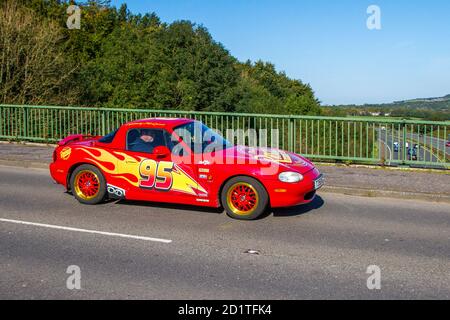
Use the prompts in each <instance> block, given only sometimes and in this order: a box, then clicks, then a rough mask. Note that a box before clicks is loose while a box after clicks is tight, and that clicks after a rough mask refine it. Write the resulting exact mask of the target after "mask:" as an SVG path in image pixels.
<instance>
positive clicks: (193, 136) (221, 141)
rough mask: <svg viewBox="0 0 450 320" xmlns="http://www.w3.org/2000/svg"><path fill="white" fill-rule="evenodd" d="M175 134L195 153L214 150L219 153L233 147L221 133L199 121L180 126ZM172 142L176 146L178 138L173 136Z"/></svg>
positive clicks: (175, 130)
mask: <svg viewBox="0 0 450 320" xmlns="http://www.w3.org/2000/svg"><path fill="white" fill-rule="evenodd" d="M174 132H175V133H176V135H177V136H178V137H180V138H181V139H182V140H183V141H184V142H185V143H186V144H187V145H188V146H189V147H190V148H191V150H192V151H193V152H194V153H205V152H211V151H212V150H214V151H219V150H223V149H227V148H230V147H232V146H233V144H231V143H230V142H229V141H227V140H226V139H225V138H223V137H222V136H221V135H220V134H219V133H217V132H215V131H214V130H212V129H210V128H208V127H207V126H205V125H204V124H203V123H201V122H197V121H193V122H189V123H186V124H183V125H180V126H178V127H176V128H175V129H174ZM172 141H173V142H174V145H176V144H177V142H178V139H177V137H176V136H173V137H172Z"/></svg>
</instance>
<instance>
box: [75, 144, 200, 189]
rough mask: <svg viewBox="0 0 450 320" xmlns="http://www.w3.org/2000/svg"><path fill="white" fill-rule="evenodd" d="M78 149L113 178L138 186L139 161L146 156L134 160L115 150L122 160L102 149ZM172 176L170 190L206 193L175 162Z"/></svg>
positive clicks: (139, 177)
mask: <svg viewBox="0 0 450 320" xmlns="http://www.w3.org/2000/svg"><path fill="white" fill-rule="evenodd" d="M80 150H82V151H84V152H85V153H86V154H88V155H89V157H87V158H86V159H87V160H90V161H92V162H93V163H94V164H96V165H97V166H98V167H99V168H100V169H102V170H103V171H104V172H106V173H109V174H111V175H114V177H115V178H119V179H123V180H125V181H127V182H128V183H130V184H131V185H133V186H135V187H137V188H138V187H139V180H140V179H141V176H140V172H139V166H140V162H141V161H143V160H145V159H146V158H143V157H138V159H139V160H136V158H134V157H131V156H129V155H127V154H126V153H123V152H117V151H116V152H115V154H117V155H118V156H121V157H123V158H124V160H122V159H119V158H118V157H117V156H115V155H114V154H112V153H111V152H109V151H106V150H104V149H99V148H85V147H81V148H80ZM91 150H92V151H96V152H99V153H100V155H99V156H96V155H95V154H93V153H92V151H91ZM102 162H103V163H102ZM105 162H109V163H111V164H113V165H114V169H109V168H108V167H106V166H105V165H104V163H105ZM125 174H130V175H133V176H134V177H136V181H132V180H130V179H128V178H127V177H126V176H124V175H125ZM172 178H173V184H172V188H171V190H172V191H179V192H184V193H187V194H190V195H197V192H196V191H195V190H198V191H200V192H201V193H205V194H206V193H207V191H206V190H205V189H204V188H203V187H202V186H201V185H200V184H199V183H197V182H196V181H195V180H194V179H193V178H192V177H191V176H189V175H188V174H187V173H186V172H184V171H183V170H182V169H181V168H180V167H179V166H178V165H176V164H174V169H173V170H172Z"/></svg>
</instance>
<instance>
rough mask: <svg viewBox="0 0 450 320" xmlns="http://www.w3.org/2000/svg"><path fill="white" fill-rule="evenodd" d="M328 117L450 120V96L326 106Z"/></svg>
mask: <svg viewBox="0 0 450 320" xmlns="http://www.w3.org/2000/svg"><path fill="white" fill-rule="evenodd" d="M323 108H324V113H325V114H328V115H339V116H345V115H352V116H354V115H359V116H383V115H384V116H392V117H404V118H421V119H427V120H439V121H443V120H450V94H448V95H446V96H443V97H435V98H417V99H411V100H402V101H394V102H392V103H381V104H364V105H355V104H353V105H335V106H324V107H323Z"/></svg>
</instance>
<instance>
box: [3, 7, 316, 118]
mask: <svg viewBox="0 0 450 320" xmlns="http://www.w3.org/2000/svg"><path fill="white" fill-rule="evenodd" d="M6 2H8V1H7V0H3V1H1V2H0V3H6ZM75 2H76V1H60V0H20V1H18V3H20V4H21V5H22V6H23V7H26V8H27V9H31V10H29V11H30V12H33V14H34V15H35V18H36V19H41V20H46V21H51V22H52V24H53V25H56V26H59V31H58V32H59V34H60V35H61V36H60V38H58V39H59V41H58V42H57V43H55V44H53V45H54V46H57V50H55V51H57V52H64V55H63V58H64V60H65V65H66V66H71V68H70V70H71V74H72V75H71V77H70V81H71V88H72V90H71V91H73V92H79V93H80V94H78V96H77V98H75V99H72V100H70V101H71V103H72V104H75V105H80V106H96V107H116V108H151V109H163V110H195V111H225V112H252V113H280V114H311V115H313V114H314V115H317V114H320V112H321V110H320V107H319V102H318V100H317V99H316V98H315V96H314V93H313V91H312V89H311V88H310V86H309V85H306V84H303V83H302V82H301V81H299V80H293V79H290V78H288V77H287V76H286V74H284V73H280V72H277V71H276V69H275V66H274V65H273V64H270V63H265V62H262V61H258V62H256V63H251V62H250V61H247V62H246V63H241V62H239V61H237V59H235V58H234V57H233V56H231V55H230V53H229V52H228V51H227V50H226V49H225V48H224V47H223V46H222V45H221V44H220V43H217V42H216V41H214V40H213V39H212V37H211V35H210V34H209V32H208V30H207V29H206V28H205V27H203V26H198V25H196V24H194V23H192V22H189V21H176V22H174V23H171V24H166V23H162V22H161V21H160V19H159V18H158V16H157V15H156V14H155V13H148V14H145V15H135V14H132V13H130V11H129V10H128V9H127V7H126V5H122V6H121V7H120V8H115V7H112V6H111V5H110V4H109V1H100V0H97V1H92V0H91V1H87V2H86V1H85V2H83V3H81V2H80V3H77V4H78V5H80V7H81V12H82V16H81V29H80V30H69V29H68V28H67V27H66V20H67V17H68V16H67V14H66V10H67V7H68V6H69V5H70V4H72V3H75ZM64 69H65V68H61V72H63V71H64ZM66 72H67V71H66ZM60 76H61V77H60V78H62V76H63V75H62V74H61V75H60ZM1 85H3V84H1ZM65 85H67V84H65ZM54 92H55V93H58V90H54ZM11 96H14V93H11ZM66 101H67V99H62V98H60V97H59V96H57V95H55V96H53V97H51V98H49V99H48V100H47V101H42V103H54V102H56V103H58V102H59V103H61V104H63V103H64V102H66ZM3 102H5V103H7V102H10V101H9V100H8V99H7V98H6V99H4V101H3ZM27 102H29V101H25V102H24V103H27Z"/></svg>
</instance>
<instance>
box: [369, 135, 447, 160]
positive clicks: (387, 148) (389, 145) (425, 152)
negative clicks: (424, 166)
mask: <svg viewBox="0 0 450 320" xmlns="http://www.w3.org/2000/svg"><path fill="white" fill-rule="evenodd" d="M377 134H378V141H379V148H380V152H381V156H382V157H383V156H384V159H385V160H386V163H387V164H389V165H390V164H393V163H395V161H397V162H398V161H401V160H403V159H404V158H405V157H404V152H405V151H404V149H403V136H402V135H401V134H400V133H398V132H395V131H391V130H390V129H389V128H388V129H385V130H377ZM416 138H417V137H415V136H414V134H412V133H408V134H407V136H406V143H408V146H409V147H410V148H411V147H414V145H416V144H417V145H418V149H417V161H418V162H421V161H422V162H430V163H433V167H436V168H438V167H442V168H444V166H443V165H442V160H443V159H442V157H443V151H441V152H440V153H439V154H440V155H441V158H440V157H438V155H437V154H436V152H435V151H433V150H432V148H431V144H430V141H431V140H430V138H431V137H424V136H422V137H421V140H418V139H417V140H416ZM420 141H426V142H427V143H426V144H421V143H420ZM395 142H397V143H398V144H399V149H398V151H395V148H394V143H395ZM443 146H444V148H443V149H440V150H445V144H444V145H443ZM441 147H442V146H441ZM406 160H409V158H408V155H407V151H406ZM392 161H393V162H392ZM391 162H392V163H391Z"/></svg>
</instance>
